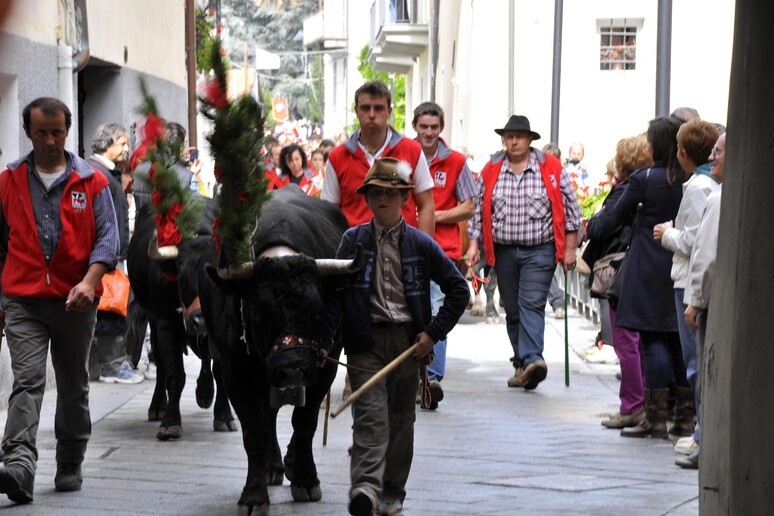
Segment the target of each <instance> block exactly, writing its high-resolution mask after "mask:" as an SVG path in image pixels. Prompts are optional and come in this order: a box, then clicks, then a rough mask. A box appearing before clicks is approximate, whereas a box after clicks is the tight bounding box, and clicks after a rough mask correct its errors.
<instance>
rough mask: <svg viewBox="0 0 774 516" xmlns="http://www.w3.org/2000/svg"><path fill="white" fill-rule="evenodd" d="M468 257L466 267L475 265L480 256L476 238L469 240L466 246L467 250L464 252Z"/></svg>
mask: <svg viewBox="0 0 774 516" xmlns="http://www.w3.org/2000/svg"><path fill="white" fill-rule="evenodd" d="M465 255H466V256H467V257H468V260H467V263H468V267H475V266H476V264H477V263H478V261H479V260H480V259H481V257H480V256H479V254H478V240H471V241H470V245H469V246H468V252H467V253H465Z"/></svg>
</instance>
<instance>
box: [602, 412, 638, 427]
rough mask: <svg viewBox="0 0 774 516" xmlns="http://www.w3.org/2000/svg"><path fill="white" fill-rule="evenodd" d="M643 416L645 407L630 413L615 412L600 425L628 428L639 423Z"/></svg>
mask: <svg viewBox="0 0 774 516" xmlns="http://www.w3.org/2000/svg"><path fill="white" fill-rule="evenodd" d="M644 418H645V409H640V410H638V411H637V412H633V413H631V414H621V413H620V412H616V413H615V414H610V416H609V417H608V418H607V419H605V420H603V421H602V426H604V427H606V428H629V427H632V426H637V425H639V424H640V423H641V422H642V420H643V419H644Z"/></svg>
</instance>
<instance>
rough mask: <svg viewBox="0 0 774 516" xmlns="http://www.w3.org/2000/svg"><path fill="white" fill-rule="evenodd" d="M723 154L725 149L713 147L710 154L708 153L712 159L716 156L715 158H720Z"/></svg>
mask: <svg viewBox="0 0 774 516" xmlns="http://www.w3.org/2000/svg"><path fill="white" fill-rule="evenodd" d="M725 152H726V151H725V149H720V148H718V147H713V149H712V152H710V157H712V156H716V157H717V156H722V155H723V154H725Z"/></svg>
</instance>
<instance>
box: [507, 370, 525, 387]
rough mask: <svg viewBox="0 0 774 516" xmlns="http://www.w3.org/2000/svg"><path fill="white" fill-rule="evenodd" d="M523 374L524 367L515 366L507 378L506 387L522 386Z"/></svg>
mask: <svg viewBox="0 0 774 516" xmlns="http://www.w3.org/2000/svg"><path fill="white" fill-rule="evenodd" d="M523 374H524V369H522V368H521V367H517V368H516V372H515V373H513V376H511V377H510V378H508V387H523V386H524V382H522V380H521V375H523Z"/></svg>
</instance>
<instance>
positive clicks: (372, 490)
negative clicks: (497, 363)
mask: <svg viewBox="0 0 774 516" xmlns="http://www.w3.org/2000/svg"><path fill="white" fill-rule="evenodd" d="M410 173H411V166H410V165H409V164H408V163H406V162H403V161H398V160H397V159H395V158H378V159H376V160H375V161H374V164H373V165H372V166H371V168H370V169H369V171H368V173H367V174H366V176H365V180H364V181H363V185H362V186H361V187H360V188H358V190H357V192H358V193H359V194H362V195H363V196H364V198H365V202H366V204H367V205H368V208H369V209H370V210H371V212H372V213H373V219H372V220H371V221H370V222H367V223H364V224H360V225H359V226H355V227H353V228H350V229H349V230H348V231H347V232H346V233H344V236H343V237H342V241H341V244H340V245H339V249H338V252H337V253H336V257H337V258H351V257H352V256H354V255H355V249H356V247H358V246H360V247H362V250H363V254H364V256H365V266H364V267H363V268H362V269H361V270H360V272H358V273H357V275H356V276H355V277H354V278H353V279H352V281H351V283H350V284H349V285H348V286H347V287H346V288H344V289H342V290H341V291H339V293H338V296H337V297H336V298H335V299H334V301H333V302H332V303H331V307H330V311H329V315H330V317H329V320H328V323H329V324H328V326H329V333H330V334H331V335H332V333H333V331H332V329H333V328H336V327H337V326H339V323H341V324H340V328H341V331H342V341H343V344H344V350H345V351H346V353H347V362H348V363H349V365H350V366H356V367H357V369H350V371H349V375H350V379H351V382H352V389H353V390H355V389H358V388H359V387H360V386H362V385H363V384H364V383H365V382H366V381H367V380H368V379H369V378H370V377H371V376H372V375H373V373H372V372H373V371H378V370H380V369H382V368H383V367H384V366H386V365H387V364H389V363H390V362H391V361H392V360H394V359H395V358H396V357H398V356H399V355H400V354H401V353H402V352H404V351H405V350H406V349H408V348H409V347H410V346H411V345H412V344H414V343H417V344H418V346H417V348H416V350H415V352H414V354H413V359H412V358H409V359H407V360H404V361H403V362H402V363H401V364H400V365H399V366H398V367H397V368H396V369H394V370H393V371H392V372H391V373H390V374H389V375H387V376H386V377H385V378H383V379H382V380H381V381H380V382H378V383H376V384H375V385H374V386H373V388H371V389H370V390H368V391H365V392H364V393H363V395H362V396H361V397H360V398H358V399H357V400H356V401H355V402H354V407H355V408H354V423H353V447H352V459H351V465H350V475H351V478H352V486H351V488H350V502H349V513H350V514H353V515H358V516H359V515H363V516H371V514H373V513H374V511H379V513H380V514H403V500H404V499H405V497H406V489H405V487H406V480H407V479H408V475H409V470H410V469H411V460H412V457H413V450H414V419H415V411H416V407H415V394H416V386H417V376H418V374H419V363H420V362H421V363H425V362H426V361H427V360H428V359H429V357H431V355H430V353H431V351H432V349H433V345H434V344H435V343H436V342H437V341H438V340H439V339H442V338H445V336H446V334H447V333H448V332H449V331H450V330H451V329H452V328H453V327H454V325H455V324H457V321H458V320H459V318H460V316H462V313H463V312H464V310H465V308H466V306H467V303H468V297H469V293H468V287H467V284H466V283H465V279H464V278H463V277H462V275H461V274H460V273H459V271H458V270H457V268H456V267H455V266H454V264H453V263H452V262H451V260H449V259H448V258H447V257H446V255H445V254H444V252H443V250H442V249H441V248H440V246H439V245H438V244H437V243H436V242H435V241H434V240H433V239H432V237H430V236H428V235H426V234H425V233H423V232H421V231H419V230H418V229H416V228H413V227H411V226H409V225H408V224H406V222H405V221H404V220H403V217H402V216H401V208H402V207H403V206H404V205H405V204H406V202H407V200H408V192H409V191H410V190H411V189H412V188H414V185H413V184H412V182H411V180H410V179H409V178H410ZM430 280H433V281H435V282H436V283H438V284H439V285H440V287H441V290H442V291H443V293H444V294H445V295H446V299H445V301H444V304H443V306H442V307H441V309H440V311H439V312H438V315H437V316H436V317H435V318H433V317H431V312H430ZM364 371H368V372H364Z"/></svg>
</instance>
